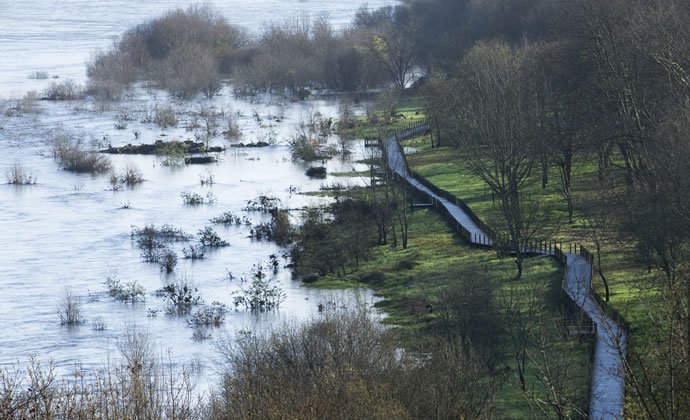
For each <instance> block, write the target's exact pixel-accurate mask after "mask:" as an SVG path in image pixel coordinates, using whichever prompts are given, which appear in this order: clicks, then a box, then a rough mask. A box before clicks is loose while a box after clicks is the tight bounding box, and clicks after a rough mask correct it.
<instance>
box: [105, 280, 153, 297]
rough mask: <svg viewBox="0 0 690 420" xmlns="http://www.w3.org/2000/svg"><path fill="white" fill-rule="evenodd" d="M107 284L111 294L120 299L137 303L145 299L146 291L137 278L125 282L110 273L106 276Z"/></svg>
mask: <svg viewBox="0 0 690 420" xmlns="http://www.w3.org/2000/svg"><path fill="white" fill-rule="evenodd" d="M105 284H106V286H107V287H108V293H110V296H112V297H114V298H115V299H117V300H119V301H122V302H125V303H136V302H139V301H143V300H144V299H145V293H146V291H145V289H144V287H143V286H141V285H140V284H139V283H138V282H137V281H136V280H135V281H131V282H128V283H124V284H123V283H122V282H121V281H120V279H118V278H117V276H115V275H110V276H108V277H107V278H106V280H105Z"/></svg>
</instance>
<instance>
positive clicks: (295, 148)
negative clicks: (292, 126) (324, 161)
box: [288, 135, 322, 162]
mask: <svg viewBox="0 0 690 420" xmlns="http://www.w3.org/2000/svg"><path fill="white" fill-rule="evenodd" d="M288 148H289V150H290V155H291V156H292V159H293V160H300V159H301V160H304V161H307V162H311V161H314V160H319V159H321V158H322V156H321V154H320V151H319V142H318V140H314V139H310V138H309V137H307V136H303V135H296V136H294V137H292V138H291V139H290V140H289V141H288Z"/></svg>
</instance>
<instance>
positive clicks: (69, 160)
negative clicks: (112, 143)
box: [53, 136, 111, 173]
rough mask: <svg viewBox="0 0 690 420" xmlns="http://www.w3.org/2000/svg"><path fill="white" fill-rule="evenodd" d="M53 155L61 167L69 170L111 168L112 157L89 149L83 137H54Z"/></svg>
mask: <svg viewBox="0 0 690 420" xmlns="http://www.w3.org/2000/svg"><path fill="white" fill-rule="evenodd" d="M53 156H54V157H55V159H56V160H57V162H58V164H59V165H60V167H62V168H63V169H65V170H68V171H73V172H88V173H104V172H108V171H109V170H110V168H111V163H110V159H108V158H107V157H105V156H103V155H101V154H99V153H98V152H97V151H96V150H93V149H88V148H87V147H86V146H85V145H84V142H83V140H82V139H72V138H69V137H66V136H59V137H56V138H55V139H53Z"/></svg>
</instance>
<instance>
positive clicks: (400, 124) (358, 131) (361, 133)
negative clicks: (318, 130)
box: [339, 96, 426, 139]
mask: <svg viewBox="0 0 690 420" xmlns="http://www.w3.org/2000/svg"><path fill="white" fill-rule="evenodd" d="M396 114H397V116H396V118H395V119H394V120H393V121H391V122H390V123H388V124H386V123H385V122H383V121H380V122H377V123H372V122H371V121H369V120H368V119H367V116H366V115H363V116H360V117H358V118H357V123H356V125H355V127H352V128H349V129H344V130H340V133H339V134H340V135H342V136H344V137H348V138H359V139H375V138H378V137H379V135H380V134H382V133H386V132H388V131H390V130H398V129H402V128H405V127H406V126H407V125H409V124H411V123H413V122H416V121H419V120H423V119H426V115H425V112H424V103H423V101H422V99H421V98H419V97H417V96H404V97H403V98H401V99H400V101H399V103H398V107H397V110H396Z"/></svg>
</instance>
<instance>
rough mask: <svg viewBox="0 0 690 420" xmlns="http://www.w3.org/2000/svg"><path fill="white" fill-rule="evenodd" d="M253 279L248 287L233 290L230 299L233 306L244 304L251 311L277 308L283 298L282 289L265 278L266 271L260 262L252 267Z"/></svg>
mask: <svg viewBox="0 0 690 420" xmlns="http://www.w3.org/2000/svg"><path fill="white" fill-rule="evenodd" d="M252 271H253V273H252V276H253V280H252V282H251V284H250V285H249V287H247V288H244V287H243V288H241V289H240V290H239V291H237V292H234V293H233V294H234V295H235V296H234V297H233V299H232V302H233V304H234V305H235V307H236V308H237V307H239V306H244V307H245V308H246V309H250V310H252V311H262V312H263V311H267V310H273V309H277V308H278V307H279V306H280V304H281V303H282V302H283V300H285V292H284V291H283V289H282V288H281V287H280V286H278V285H276V284H274V283H273V281H272V280H271V279H266V273H265V272H264V270H263V265H262V264H256V265H254V267H253V270H252Z"/></svg>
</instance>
